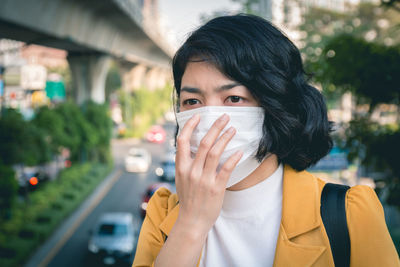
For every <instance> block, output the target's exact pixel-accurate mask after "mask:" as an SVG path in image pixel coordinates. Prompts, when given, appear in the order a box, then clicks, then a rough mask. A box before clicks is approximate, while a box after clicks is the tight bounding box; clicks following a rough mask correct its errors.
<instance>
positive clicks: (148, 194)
mask: <svg viewBox="0 0 400 267" xmlns="http://www.w3.org/2000/svg"><path fill="white" fill-rule="evenodd" d="M161 187H165V188H167V189H168V190H169V191H171V192H173V193H175V192H176V189H175V186H173V185H171V184H169V183H154V184H151V185H150V186H149V187H147V190H146V191H145V192H144V194H143V196H142V204H141V205H140V213H141V215H142V218H144V217H145V216H146V209H147V203H148V202H149V200H150V198H151V197H152V196H153V195H154V193H155V192H156V191H157V189H159V188H161Z"/></svg>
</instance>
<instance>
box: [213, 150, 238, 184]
mask: <svg viewBox="0 0 400 267" xmlns="http://www.w3.org/2000/svg"><path fill="white" fill-rule="evenodd" d="M242 156H243V152H242V151H237V152H236V153H235V154H233V155H232V156H230V157H229V158H228V159H227V160H226V162H225V163H224V165H222V168H221V170H220V171H219V173H218V175H217V180H216V183H218V184H221V183H222V184H223V185H224V188H225V185H226V183H227V182H228V179H229V177H230V176H231V173H232V171H233V169H234V168H235V167H236V165H237V164H238V162H239V161H240V159H241V158H242ZM221 186H222V185H221Z"/></svg>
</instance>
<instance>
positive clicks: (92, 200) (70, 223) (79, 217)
mask: <svg viewBox="0 0 400 267" xmlns="http://www.w3.org/2000/svg"><path fill="white" fill-rule="evenodd" d="M121 174H122V170H121V169H120V168H118V167H116V168H114V170H113V171H112V172H111V173H110V174H109V175H108V176H107V177H106V178H105V179H104V181H103V182H101V184H100V185H99V186H98V187H97V188H96V189H95V190H94V191H93V193H92V194H91V195H90V196H88V198H87V199H86V200H85V201H84V202H83V203H82V204H81V205H80V206H79V208H78V209H76V210H75V211H74V212H73V213H72V214H71V215H70V216H69V217H68V218H67V219H66V220H64V222H63V223H62V224H61V225H60V226H59V227H58V228H57V229H56V230H55V231H54V233H53V234H52V235H51V236H50V238H49V239H47V241H46V242H45V243H44V244H43V245H42V246H40V247H39V248H38V249H37V250H36V252H35V253H34V255H33V256H32V257H31V258H30V259H29V260H28V262H27V263H26V264H25V267H37V266H46V265H48V263H49V262H50V261H51V260H52V259H53V257H54V256H55V255H56V254H57V252H58V251H59V250H60V249H61V248H62V247H63V245H64V244H65V243H66V242H67V241H68V239H69V238H70V237H71V236H72V234H73V233H74V232H75V230H76V229H77V228H78V226H79V225H80V223H81V222H82V221H83V220H84V219H85V218H86V217H87V216H88V215H89V214H90V212H91V211H92V210H93V209H94V208H95V207H96V206H97V205H98V204H99V202H100V201H101V200H102V199H103V197H104V196H105V195H106V194H107V192H108V191H109V190H110V189H111V188H112V186H113V185H114V184H115V182H117V181H118V179H119V178H120V176H121Z"/></svg>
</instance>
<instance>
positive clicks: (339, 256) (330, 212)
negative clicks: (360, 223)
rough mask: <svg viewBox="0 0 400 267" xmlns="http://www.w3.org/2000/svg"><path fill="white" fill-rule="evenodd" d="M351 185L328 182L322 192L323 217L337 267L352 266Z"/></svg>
mask: <svg viewBox="0 0 400 267" xmlns="http://www.w3.org/2000/svg"><path fill="white" fill-rule="evenodd" d="M349 188H350V187H349V186H346V185H339V184H331V183H327V184H326V185H325V187H324V189H323V190H322V194H321V217H322V221H323V222H324V226H325V230H326V233H327V234H328V238H329V243H330V245H331V249H332V255H333V261H334V262H335V266H336V267H349V266H350V237H349V230H348V228H347V219H346V192H347V190H348V189H349Z"/></svg>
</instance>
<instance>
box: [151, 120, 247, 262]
mask: <svg viewBox="0 0 400 267" xmlns="http://www.w3.org/2000/svg"><path fill="white" fill-rule="evenodd" d="M199 121H200V117H199V115H195V116H193V117H192V118H191V119H190V120H188V121H187V122H186V124H185V126H184V127H183V129H182V131H181V133H180V135H179V136H178V143H177V152H176V160H175V168H176V172H175V181H176V189H177V193H178V197H179V215H178V219H177V221H176V222H175V224H174V227H173V228H172V229H171V232H170V233H169V236H168V239H167V241H166V242H165V244H164V245H163V247H162V248H161V250H160V253H159V254H158V256H157V259H156V261H155V266H157V267H159V266H173V267H177V266H185V267H187V266H196V263H197V262H198V260H199V257H200V253H201V249H202V247H203V245H204V242H205V240H206V237H207V234H208V231H209V230H210V228H211V227H212V226H213V224H214V223H215V221H216V220H217V218H218V215H219V213H220V211H221V207H222V202H223V199H224V194H225V187H226V183H227V182H228V179H229V176H230V174H231V172H232V171H233V169H234V168H235V166H236V164H237V163H238V162H239V160H240V158H241V157H242V152H236V153H235V154H234V155H232V156H231V157H230V158H229V159H228V160H227V161H226V162H225V163H224V165H223V166H222V168H221V170H220V171H219V172H218V173H217V166H218V163H219V159H220V157H221V154H222V152H223V151H224V149H225V147H226V145H227V144H228V142H229V141H230V140H231V139H232V137H233V136H234V134H235V129H233V128H230V129H228V130H227V131H226V132H225V133H223V134H222V135H221V137H220V138H219V139H218V136H219V135H220V133H221V131H222V130H223V129H224V128H225V126H226V124H227V123H228V121H229V117H228V116H227V115H223V116H222V117H221V118H219V119H218V120H217V121H216V122H215V123H214V124H213V126H212V127H211V129H210V130H209V131H208V133H207V134H206V136H204V138H203V139H202V141H201V144H200V147H199V149H198V151H197V154H196V157H195V158H194V159H192V157H191V155H190V138H191V136H192V133H193V130H194V129H195V128H196V126H197V124H198V123H199ZM217 139H218V140H217Z"/></svg>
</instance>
